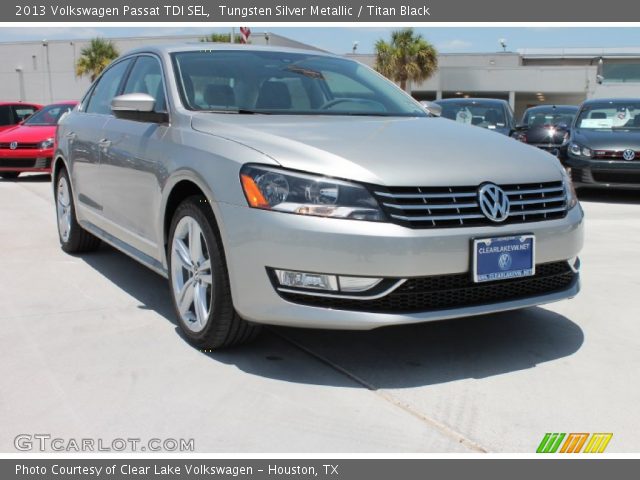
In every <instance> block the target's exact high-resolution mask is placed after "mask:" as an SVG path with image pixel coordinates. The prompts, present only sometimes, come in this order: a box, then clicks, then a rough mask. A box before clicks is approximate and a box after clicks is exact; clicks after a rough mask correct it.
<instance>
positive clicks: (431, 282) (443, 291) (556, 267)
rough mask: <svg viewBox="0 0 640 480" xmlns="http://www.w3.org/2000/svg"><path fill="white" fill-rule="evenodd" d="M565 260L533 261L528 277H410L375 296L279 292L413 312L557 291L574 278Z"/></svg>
mask: <svg viewBox="0 0 640 480" xmlns="http://www.w3.org/2000/svg"><path fill="white" fill-rule="evenodd" d="M575 276H576V274H575V273H573V271H572V270H571V268H570V267H569V264H568V263H567V262H565V261H562V262H553V263H543V264H539V265H536V274H535V275H533V276H531V277H526V278H518V279H509V280H499V281H495V282H487V283H474V282H473V281H472V280H471V278H470V275H469V274H468V273H463V274H456V275H435V276H429V277H416V278H410V279H409V280H407V281H406V282H405V283H403V284H402V285H401V286H400V287H399V288H397V289H396V290H394V291H393V292H391V293H390V294H388V295H386V296H385V297H383V298H379V299H376V300H352V299H342V298H328V297H314V296H309V295H300V294H295V293H286V292H279V293H280V295H281V296H282V298H284V299H285V300H288V301H290V302H293V303H299V304H304V305H309V306H314V307H322V308H331V309H335V310H356V311H362V312H372V313H416V312H430V311H437V310H445V309H451V308H464V307H473V306H479V305H488V304H491V303H498V302H506V301H510V300H519V299H524V298H529V297H535V296H539V295H546V294H550V293H554V292H560V291H563V290H566V289H567V288H569V287H570V286H571V284H572V282H573V281H574V279H575Z"/></svg>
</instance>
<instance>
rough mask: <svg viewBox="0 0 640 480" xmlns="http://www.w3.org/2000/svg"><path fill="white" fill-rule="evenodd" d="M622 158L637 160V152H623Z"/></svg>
mask: <svg viewBox="0 0 640 480" xmlns="http://www.w3.org/2000/svg"><path fill="white" fill-rule="evenodd" d="M622 158H624V159H625V160H633V159H634V158H636V152H634V151H633V150H631V149H628V150H625V151H624V152H622Z"/></svg>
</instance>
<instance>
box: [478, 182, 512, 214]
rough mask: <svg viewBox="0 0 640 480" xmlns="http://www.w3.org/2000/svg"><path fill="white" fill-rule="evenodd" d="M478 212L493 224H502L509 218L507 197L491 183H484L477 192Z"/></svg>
mask: <svg viewBox="0 0 640 480" xmlns="http://www.w3.org/2000/svg"><path fill="white" fill-rule="evenodd" d="M478 203H479V204H480V210H481V211H482V213H483V214H484V216H485V217H487V218H488V219H489V220H491V221H493V222H504V221H505V220H506V219H507V218H509V210H510V207H511V206H510V204H509V197H507V194H506V193H505V191H504V190H502V189H501V188H500V187H499V186H497V185H495V184H493V183H485V184H484V185H483V186H482V187H480V189H479V190H478Z"/></svg>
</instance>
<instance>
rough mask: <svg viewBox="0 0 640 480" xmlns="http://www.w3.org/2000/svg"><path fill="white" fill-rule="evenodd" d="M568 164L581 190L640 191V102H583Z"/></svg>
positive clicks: (603, 100) (573, 131) (618, 100)
mask: <svg viewBox="0 0 640 480" xmlns="http://www.w3.org/2000/svg"><path fill="white" fill-rule="evenodd" d="M567 165H568V166H569V167H571V175H572V177H573V180H574V182H575V184H576V186H578V187H598V188H625V189H627V188H633V189H638V188H640V99H622V98H620V99H611V100H605V99H594V100H588V101H586V102H584V103H583V104H582V106H581V107H580V112H579V113H578V116H577V117H576V119H575V123H574V126H573V129H572V133H571V139H570V143H569V159H568V160H567Z"/></svg>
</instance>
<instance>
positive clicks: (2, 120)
mask: <svg viewBox="0 0 640 480" xmlns="http://www.w3.org/2000/svg"><path fill="white" fill-rule="evenodd" d="M12 124H13V118H12V116H11V108H10V107H9V106H2V107H0V125H12Z"/></svg>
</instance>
